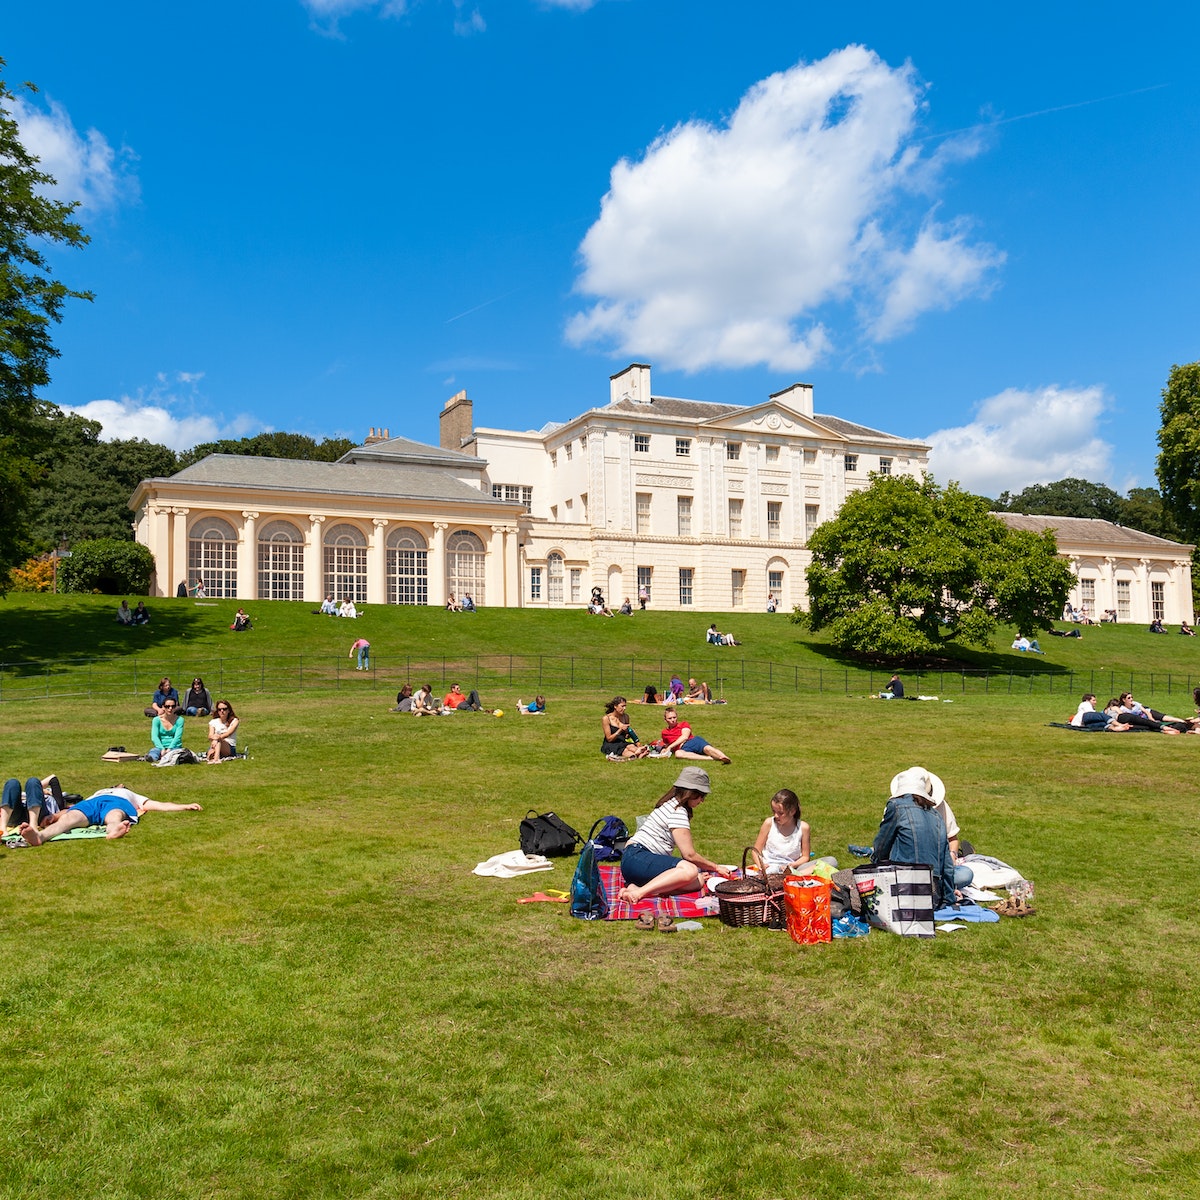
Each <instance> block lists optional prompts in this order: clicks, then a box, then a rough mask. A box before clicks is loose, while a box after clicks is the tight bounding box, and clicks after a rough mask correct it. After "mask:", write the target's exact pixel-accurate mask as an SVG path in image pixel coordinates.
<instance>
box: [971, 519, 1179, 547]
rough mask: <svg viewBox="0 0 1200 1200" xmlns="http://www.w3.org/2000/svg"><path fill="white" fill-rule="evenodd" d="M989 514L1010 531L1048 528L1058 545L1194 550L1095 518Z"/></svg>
mask: <svg viewBox="0 0 1200 1200" xmlns="http://www.w3.org/2000/svg"><path fill="white" fill-rule="evenodd" d="M992 515H993V516H996V517H999V518H1000V520H1002V521H1003V522H1004V523H1005V524H1006V525H1007V526H1008V527H1009V528H1010V529H1023V530H1027V531H1028V532H1030V533H1045V531H1046V530H1047V529H1052V530H1054V532H1055V534H1056V535H1057V536H1058V540H1059V541H1062V542H1086V543H1088V544H1089V545H1093V546H1112V547H1114V548H1117V549H1123V550H1125V551H1129V550H1130V549H1134V548H1136V549H1139V550H1145V551H1146V552H1148V553H1151V554H1154V553H1157V554H1169V555H1172V556H1179V555H1184V554H1190V553H1191V552H1192V550H1193V549H1195V547H1194V546H1190V545H1188V544H1187V543H1185V542H1172V541H1169V540H1168V539H1167V538H1160V537H1155V535H1154V534H1152V533H1143V532H1142V531H1141V530H1140V529H1127V528H1126V527H1125V526H1124V525H1115V524H1113V522H1112V521H1101V520H1099V519H1097V518H1095V517H1044V516H1031V515H1026V514H1025V513H1007V512H1002V513H993V514H992Z"/></svg>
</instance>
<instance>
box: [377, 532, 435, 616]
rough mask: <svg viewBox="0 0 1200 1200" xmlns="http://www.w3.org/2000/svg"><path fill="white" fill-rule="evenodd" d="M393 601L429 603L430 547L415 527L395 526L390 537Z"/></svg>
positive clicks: (389, 579)
mask: <svg viewBox="0 0 1200 1200" xmlns="http://www.w3.org/2000/svg"><path fill="white" fill-rule="evenodd" d="M387 574H388V577H387V583H388V603H389V604H428V603H429V550H428V547H427V546H426V543H425V537H424V535H423V534H421V533H418V532H417V531H416V530H415V529H405V528H403V527H401V528H400V529H393V530H392V532H391V533H389V534H388V539H387Z"/></svg>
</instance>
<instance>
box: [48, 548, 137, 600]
mask: <svg viewBox="0 0 1200 1200" xmlns="http://www.w3.org/2000/svg"><path fill="white" fill-rule="evenodd" d="M153 573H154V555H153V554H151V553H150V551H149V550H147V549H146V547H145V546H143V545H140V544H139V543H138V542H124V541H119V540H118V539H116V538H97V539H96V540H95V541H91V542H77V543H76V544H75V546H74V547H73V549H72V551H71V557H70V558H64V559H63V560H62V562H61V564H60V565H59V568H58V586H59V590H60V591H64V592H102V593H104V595H106V596H122V595H132V596H145V595H147V594H148V593H149V591H150V576H151V575H152V574H153Z"/></svg>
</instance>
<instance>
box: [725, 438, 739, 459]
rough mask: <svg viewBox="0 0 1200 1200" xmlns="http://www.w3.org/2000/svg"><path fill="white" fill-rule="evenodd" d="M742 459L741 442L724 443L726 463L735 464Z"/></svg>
mask: <svg viewBox="0 0 1200 1200" xmlns="http://www.w3.org/2000/svg"><path fill="white" fill-rule="evenodd" d="M741 457H742V443H741V442H726V443H725V458H726V460H727V461H728V462H737V461H738V459H739V458H741Z"/></svg>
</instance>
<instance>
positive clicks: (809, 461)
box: [804, 450, 817, 467]
mask: <svg viewBox="0 0 1200 1200" xmlns="http://www.w3.org/2000/svg"><path fill="white" fill-rule="evenodd" d="M804 465H805V466H806V467H815V466H816V465H817V452H816V451H815V450H805V452H804Z"/></svg>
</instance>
